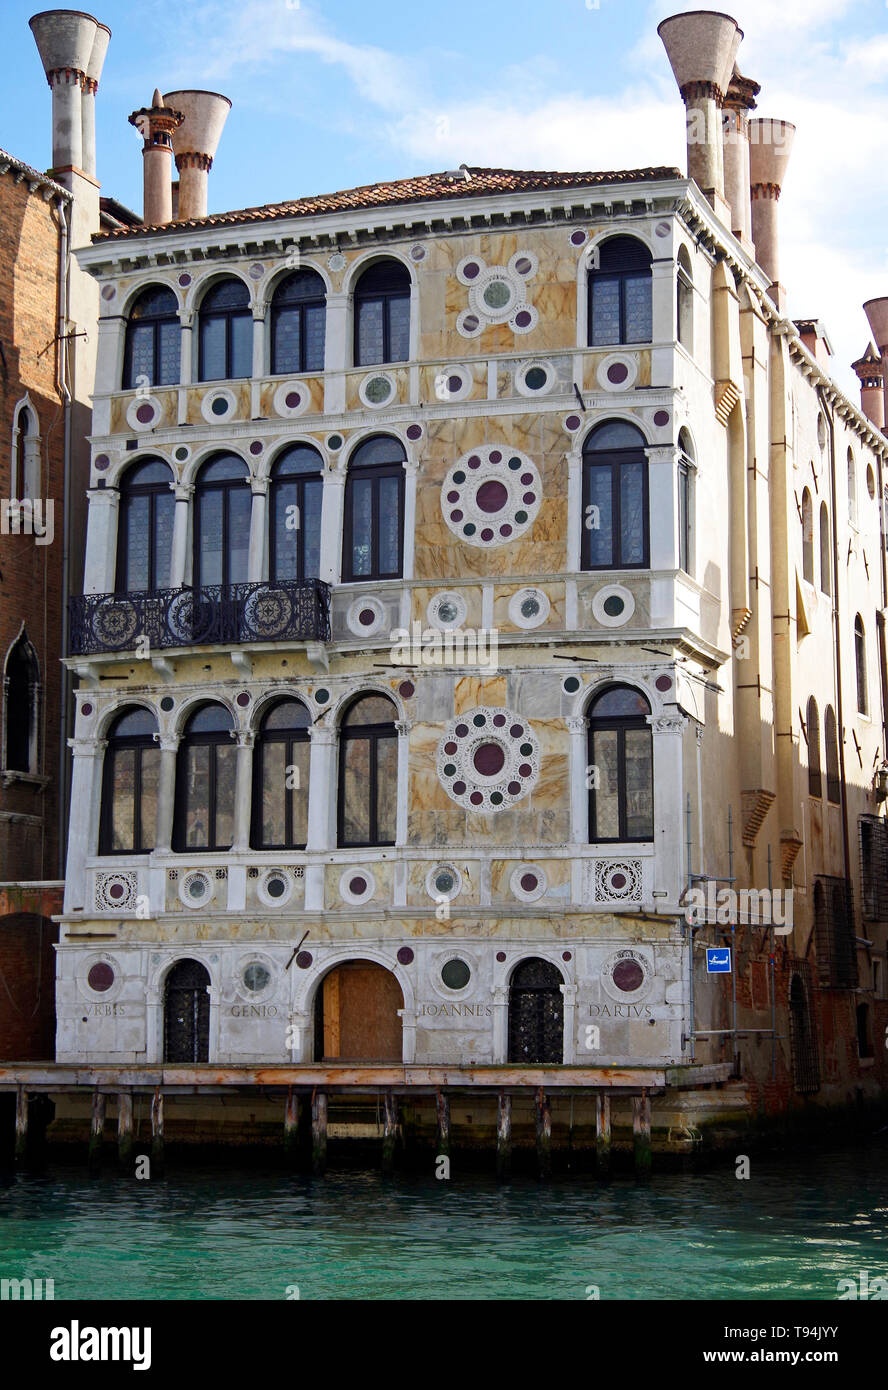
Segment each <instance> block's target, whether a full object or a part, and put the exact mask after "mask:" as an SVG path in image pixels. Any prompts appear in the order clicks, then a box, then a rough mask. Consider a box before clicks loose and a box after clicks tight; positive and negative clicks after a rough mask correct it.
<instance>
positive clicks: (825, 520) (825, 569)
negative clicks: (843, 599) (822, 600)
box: [820, 502, 832, 594]
mask: <svg viewBox="0 0 888 1390" xmlns="http://www.w3.org/2000/svg"><path fill="white" fill-rule="evenodd" d="M830 568H831V566H830V561H829V512H828V511H827V508H826V503H825V502H821V504H820V590H821V593H824V594H831V593H832V584H831V583H830Z"/></svg>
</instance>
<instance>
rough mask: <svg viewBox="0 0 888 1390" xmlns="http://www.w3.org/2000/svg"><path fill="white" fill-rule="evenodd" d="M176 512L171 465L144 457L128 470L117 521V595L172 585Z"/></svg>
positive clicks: (122, 487)
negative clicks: (171, 567) (171, 569)
mask: <svg viewBox="0 0 888 1390" xmlns="http://www.w3.org/2000/svg"><path fill="white" fill-rule="evenodd" d="M175 512H176V498H175V494H174V493H173V474H172V471H171V469H170V467H169V465H168V464H166V463H164V462H163V460H162V459H144V460H143V461H142V462H141V463H137V464H134V465H133V467H132V468H128V469H127V471H126V473H124V475H123V479H122V480H121V484H120V509H119V512H118V521H117V585H116V590H117V593H118V594H129V593H137V592H146V591H153V590H156V589H166V588H168V587H169V582H170V559H171V556H172V547H173V518H174V516H175Z"/></svg>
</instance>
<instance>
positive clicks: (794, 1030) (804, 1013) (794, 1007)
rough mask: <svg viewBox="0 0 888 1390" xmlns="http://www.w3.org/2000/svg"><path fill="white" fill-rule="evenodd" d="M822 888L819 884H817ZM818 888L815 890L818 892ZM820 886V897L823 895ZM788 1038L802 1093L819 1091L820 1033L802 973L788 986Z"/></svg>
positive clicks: (794, 1077)
mask: <svg viewBox="0 0 888 1390" xmlns="http://www.w3.org/2000/svg"><path fill="white" fill-rule="evenodd" d="M817 888H820V885H819V884H818V885H817ZM816 891H817V890H816V889H815V893H816ZM822 895H823V893H822V889H821V898H822ZM789 1038H790V1054H791V1058H792V1079H793V1083H794V1085H795V1089H796V1091H798V1092H799V1094H801V1095H805V1094H806V1093H810V1092H812V1091H819V1090H820V1059H819V1057H818V1055H817V1035H816V1033H815V1032H814V1029H813V1028H812V1027H811V1015H810V1010H809V1008H808V998H807V992H806V990H805V986H804V985H803V983H802V980H801V978H800V976H798V975H793V977H792V980H791V982H790V986H789Z"/></svg>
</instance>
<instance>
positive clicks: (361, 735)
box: [339, 695, 398, 848]
mask: <svg viewBox="0 0 888 1390" xmlns="http://www.w3.org/2000/svg"><path fill="white" fill-rule="evenodd" d="M396 713H397V711H396V710H395V707H394V705H393V704H392V702H391V700H387V699H386V698H385V696H383V695H359V696H358V698H357V699H356V700H355V701H353V703H352V704H351V705H350V706H349V708H348V709H347V710H346V712H345V716H344V718H343V720H342V726H341V728H340V731H339V844H340V846H342V847H343V848H346V847H348V848H350V847H351V846H358V845H393V844H394V843H395V833H396V830H395V827H396V825H397V809H398V736H397V731H396V729H395V715H396Z"/></svg>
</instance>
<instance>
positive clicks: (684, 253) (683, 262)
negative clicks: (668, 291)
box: [675, 246, 694, 353]
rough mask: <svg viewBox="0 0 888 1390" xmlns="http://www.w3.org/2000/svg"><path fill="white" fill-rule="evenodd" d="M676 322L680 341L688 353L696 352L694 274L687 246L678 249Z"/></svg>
mask: <svg viewBox="0 0 888 1390" xmlns="http://www.w3.org/2000/svg"><path fill="white" fill-rule="evenodd" d="M675 297H676V304H675V320H676V329H677V332H678V341H679V342H680V343H681V346H682V347H683V348H686V349H687V351H688V352H691V353H692V352H693V351H694V273H693V271H692V270H691V258H690V256H689V255H688V250H687V247H686V246H680V247H679V248H678V270H677V273H676V278H675Z"/></svg>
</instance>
